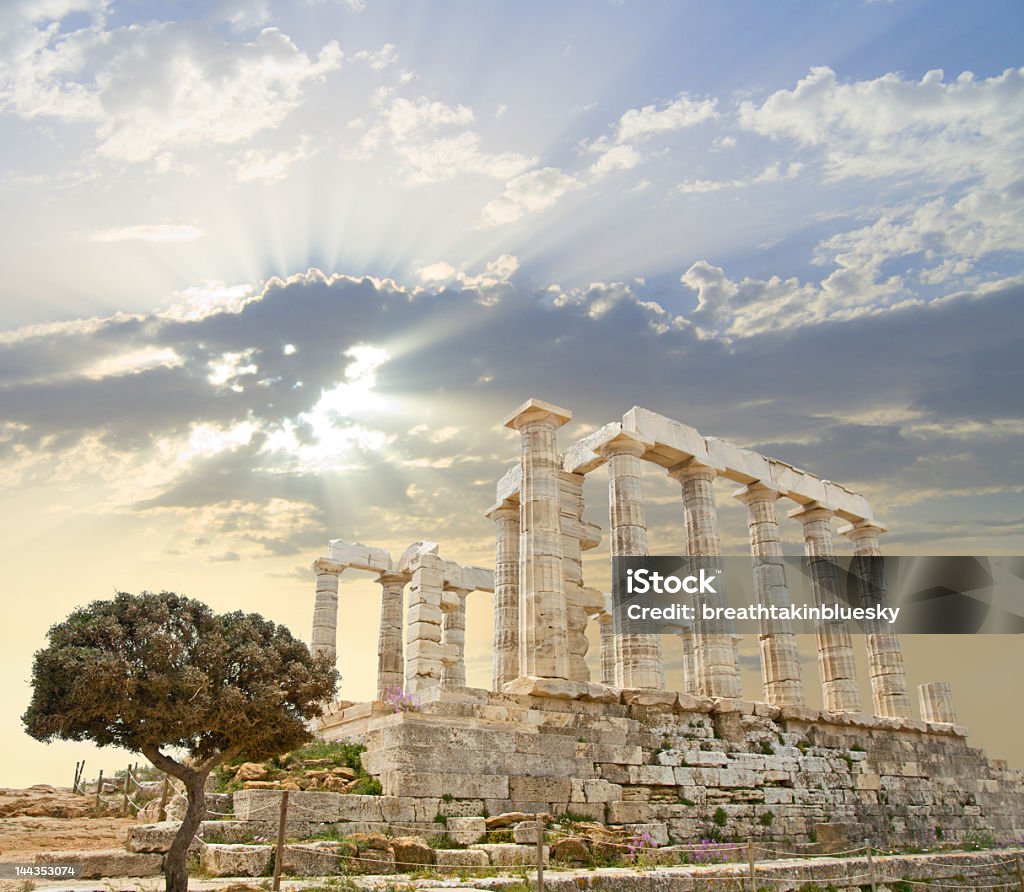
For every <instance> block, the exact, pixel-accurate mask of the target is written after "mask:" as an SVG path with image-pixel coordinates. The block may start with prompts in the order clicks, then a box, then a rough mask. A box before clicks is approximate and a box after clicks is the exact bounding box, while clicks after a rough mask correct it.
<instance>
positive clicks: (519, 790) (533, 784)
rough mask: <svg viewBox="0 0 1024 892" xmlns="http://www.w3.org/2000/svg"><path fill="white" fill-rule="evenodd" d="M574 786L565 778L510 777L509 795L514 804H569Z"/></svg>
mask: <svg viewBox="0 0 1024 892" xmlns="http://www.w3.org/2000/svg"><path fill="white" fill-rule="evenodd" d="M571 793H572V785H571V784H570V782H569V779H568V778H564V777H510V778H509V779H508V795H509V798H510V799H511V800H512V801H513V802H524V801H532V802H568V801H569V796H570V794H571Z"/></svg>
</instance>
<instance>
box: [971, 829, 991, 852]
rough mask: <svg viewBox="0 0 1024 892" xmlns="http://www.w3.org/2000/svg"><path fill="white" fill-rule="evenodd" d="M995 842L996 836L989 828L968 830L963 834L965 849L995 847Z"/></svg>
mask: <svg viewBox="0 0 1024 892" xmlns="http://www.w3.org/2000/svg"><path fill="white" fill-rule="evenodd" d="M995 844H996V838H995V837H994V836H993V835H992V832H991V831H990V830H968V831H967V832H966V833H965V834H964V838H963V845H964V848H965V849H991V848H995Z"/></svg>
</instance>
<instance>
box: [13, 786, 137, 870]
mask: <svg viewBox="0 0 1024 892" xmlns="http://www.w3.org/2000/svg"><path fill="white" fill-rule="evenodd" d="M92 804H93V803H92V800H91V798H90V797H86V796H76V795H74V794H72V793H71V791H70V790H68V789H58V788H54V787H49V786H46V785H43V784H40V785H38V786H35V787H29V788H28V789H25V790H12V789H0V861H7V862H10V861H31V860H32V855H34V854H35V853H36V852H46V851H54V850H60V849H65V850H92V849H119V848H122V847H123V846H124V842H125V838H126V837H127V835H128V828H129V827H130V826H131V825H132V824H133V823H134V820H133V819H132V818H122V817H115V816H113V815H111V816H106V817H97V816H96V815H95V812H94V810H93V808H92Z"/></svg>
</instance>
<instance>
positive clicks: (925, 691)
mask: <svg viewBox="0 0 1024 892" xmlns="http://www.w3.org/2000/svg"><path fill="white" fill-rule="evenodd" d="M917 696H918V699H919V701H920V705H921V721H924V722H941V723H942V724H946V725H955V724H956V710H955V709H954V708H953V692H952V690H951V689H950V687H949V682H948V681H932V682H929V683H928V684H921V685H918V686H917Z"/></svg>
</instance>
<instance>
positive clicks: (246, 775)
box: [235, 762, 267, 781]
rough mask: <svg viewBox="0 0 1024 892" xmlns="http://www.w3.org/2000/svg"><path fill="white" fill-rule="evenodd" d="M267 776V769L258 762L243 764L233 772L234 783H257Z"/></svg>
mask: <svg viewBox="0 0 1024 892" xmlns="http://www.w3.org/2000/svg"><path fill="white" fill-rule="evenodd" d="M266 776H267V769H266V768H265V767H264V766H263V765H261V764H260V763H259V762H243V763H242V765H241V766H239V768H238V771H236V772H235V780H236V781H258V780H263V779H264V778H266Z"/></svg>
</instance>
